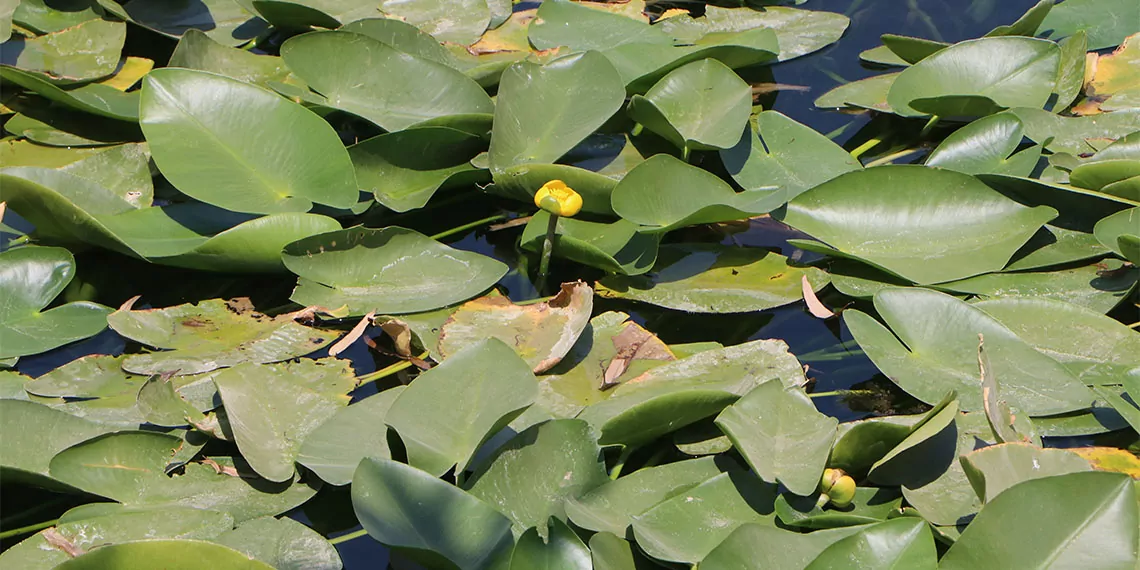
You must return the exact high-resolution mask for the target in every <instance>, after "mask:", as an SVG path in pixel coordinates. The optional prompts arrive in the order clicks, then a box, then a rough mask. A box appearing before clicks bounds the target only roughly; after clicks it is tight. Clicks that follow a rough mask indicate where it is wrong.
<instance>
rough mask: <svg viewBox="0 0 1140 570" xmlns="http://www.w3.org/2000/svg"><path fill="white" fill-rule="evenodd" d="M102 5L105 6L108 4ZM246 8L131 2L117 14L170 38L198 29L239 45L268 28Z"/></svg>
mask: <svg viewBox="0 0 1140 570" xmlns="http://www.w3.org/2000/svg"><path fill="white" fill-rule="evenodd" d="M100 5H102V6H104V7H106V3H105V2H100ZM246 7H248V4H246V5H245V6H243V5H242V2H234V1H233V0H229V1H227V0H171V1H167V0H131V1H130V2H127V3H126V4H124V5H123V6H122V8H119V9H118V10H117V13H116V15H118V16H120V17H123V19H125V20H130V21H132V22H134V23H136V24H139V25H140V26H144V27H146V28H150V29H152V30H154V31H156V32H158V33H160V34H164V35H167V36H171V37H181V36H184V35H185V34H186V33H187V32H189V31H190V30H192V29H197V30H200V31H202V32H204V33H205V34H206V35H208V36H210V38H211V39H212V40H214V41H216V42H218V43H221V44H223V45H227V46H236V45H239V44H243V43H245V42H247V41H249V40H252V39H254V38H256V37H257V36H259V35H261V34H262V33H264V32H265V31H266V29H267V28H268V27H269V26H268V25H267V24H266V22H265V20H262V19H261V18H258V17H257V16H256V15H254V14H252V13H250V12H248V11H246V9H245V8H246Z"/></svg>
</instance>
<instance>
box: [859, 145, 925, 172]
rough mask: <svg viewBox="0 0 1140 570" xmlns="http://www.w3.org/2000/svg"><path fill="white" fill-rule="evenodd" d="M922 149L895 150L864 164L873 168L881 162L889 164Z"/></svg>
mask: <svg viewBox="0 0 1140 570" xmlns="http://www.w3.org/2000/svg"><path fill="white" fill-rule="evenodd" d="M921 150H922V149H921V148H904V149H902V150H900V151H898V152H893V153H891V154H888V155H886V156H883V157H880V158H876V159H875V160H872V161H871V162H868V163H867V164H864V165H863V166H865V167H867V168H871V167H872V166H879V165H881V164H887V163H889V162H891V161H893V160H897V159H900V158H902V157H904V156H908V155H911V154H914V153H916V152H919V151H921Z"/></svg>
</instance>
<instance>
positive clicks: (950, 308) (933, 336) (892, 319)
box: [843, 288, 1092, 416]
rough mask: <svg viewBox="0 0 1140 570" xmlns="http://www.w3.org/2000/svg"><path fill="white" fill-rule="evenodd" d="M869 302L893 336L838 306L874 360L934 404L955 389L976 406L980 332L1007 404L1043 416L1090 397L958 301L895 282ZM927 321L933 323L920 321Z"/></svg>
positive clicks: (1052, 363) (1051, 363) (1055, 366)
mask: <svg viewBox="0 0 1140 570" xmlns="http://www.w3.org/2000/svg"><path fill="white" fill-rule="evenodd" d="M875 308H876V310H878V312H879V314H880V315H881V316H882V317H883V319H884V320H885V321H886V322H887V324H888V325H890V326H891V330H893V331H894V334H891V330H888V329H887V328H886V327H884V326H883V325H881V324H879V323H878V322H877V321H875V320H874V319H873V318H871V317H870V316H868V315H866V314H865V313H862V312H860V311H856V310H848V311H844V313H843V320H844V322H845V323H846V324H847V326H848V327H850V329H851V334H852V335H853V336H854V337H855V339H856V341H858V342H859V346H861V347H863V350H864V352H866V354H867V356H868V357H870V358H871V360H872V361H873V362H874V363H875V365H876V366H878V367H879V369H880V370H882V371H884V373H885V374H886V375H887V376H888V377H889V378H890V379H891V380H892V381H893V382H895V383H896V384H898V385H899V387H900V388H902V389H903V390H906V391H907V393H909V394H911V395H912V396H915V397H916V398H918V399H920V400H922V401H924V402H927V403H929V404H935V403H937V402H938V401H940V400H941V399H942V396H943V394H945V392H946V390H948V389H955V390H957V391H958V395H959V397H960V398H961V406H962V409H963V410H966V411H973V410H981V409H982V400H981V390H980V386H981V380H980V376H979V373H978V366H977V349H978V335H979V334H983V335H984V336H985V342H986V348H987V352H988V353H989V358H990V363H991V365H992V369H993V371H994V374H995V376H997V377H998V378H1000V379H1001V382H1002V387H1003V393H1004V394H1005V396H1006V398H1007V400H1008V402H1009V403H1010V405H1012V406H1015V407H1017V408H1018V409H1019V410H1021V411H1022V412H1025V413H1028V414H1029V415H1031V416H1041V415H1050V414H1059V413H1063V412H1069V411H1074V410H1079V409H1082V408H1085V407H1087V406H1089V404H1091V403H1092V393H1091V392H1089V391H1088V389H1086V388H1085V387H1084V386H1083V384H1082V383H1081V382H1080V380H1079V379H1078V378H1077V377H1076V376H1075V375H1074V374H1073V373H1072V372H1070V371H1069V370H1068V369H1066V368H1065V367H1064V366H1062V365H1061V364H1060V363H1059V362H1057V361H1056V360H1053V359H1052V358H1050V357H1048V356H1045V355H1044V354H1041V353H1040V352H1038V351H1037V350H1036V349H1035V348H1033V347H1032V346H1031V345H1029V344H1028V343H1026V342H1025V341H1024V340H1022V339H1021V338H1020V337H1018V336H1017V335H1016V334H1015V333H1014V332H1013V331H1011V330H1009V329H1008V328H1006V327H1005V326H1004V325H1002V324H1001V323H999V322H998V321H997V320H996V319H994V318H992V317H990V316H989V315H987V314H986V313H985V312H983V311H981V310H980V309H976V308H974V307H972V306H970V305H969V304H967V303H965V302H963V301H959V300H957V299H955V298H953V297H951V296H949V295H945V294H942V293H937V292H934V291H930V290H927V289H897V288H893V289H885V290H883V291H880V292H879V293H876V294H875ZM931 322H937V323H939V326H938V327H934V328H931V327H927V326H923V325H922V323H931ZM895 335H898V338H895ZM904 343H905V345H904Z"/></svg>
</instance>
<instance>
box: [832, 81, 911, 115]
mask: <svg viewBox="0 0 1140 570" xmlns="http://www.w3.org/2000/svg"><path fill="white" fill-rule="evenodd" d="M898 77H899V74H898V73H884V74H882V75H875V76H873V77H868V78H866V79H860V80H858V81H852V82H850V83H844V84H843V85H840V86H838V87H834V88H832V89H831V91H828V92H827V93H824V94H823V95H820V96H819V97H818V98H817V99H816V100H815V106H816V107H820V108H824V109H842V108H845V107H851V108H855V109H869V110H872V111H882V112H886V113H890V112H893V111H894V109H892V108H891V105H890V103H888V102H887V95H888V93H890V90H891V86H893V85H894V83H895V80H896V79H898Z"/></svg>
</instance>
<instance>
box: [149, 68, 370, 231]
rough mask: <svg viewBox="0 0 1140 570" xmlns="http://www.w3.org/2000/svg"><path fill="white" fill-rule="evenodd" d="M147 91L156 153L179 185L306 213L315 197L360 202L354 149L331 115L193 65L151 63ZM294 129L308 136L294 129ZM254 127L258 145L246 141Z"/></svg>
mask: <svg viewBox="0 0 1140 570" xmlns="http://www.w3.org/2000/svg"><path fill="white" fill-rule="evenodd" d="M142 93H143V96H142V98H141V100H140V102H139V105H140V111H139V112H140V124H141V125H142V129H143V133H144V134H146V139H147V142H148V143H150V149H151V154H152V156H153V157H154V162H155V164H157V165H158V168H159V170H161V171H162V173H163V175H164V176H166V178H167V179H169V180H170V182H171V183H172V184H174V186H176V187H177V188H178V189H179V190H181V191H182V192H184V193H186V194H188V195H190V196H192V197H194V198H196V199H199V200H202V201H203V202H206V203H210V204H214V205H216V206H219V207H222V208H226V209H230V210H234V211H238V212H251V213H273V212H291V211H292V212H296V211H301V212H304V211H307V210H308V209H309V208H311V207H312V204H313V202H316V203H320V204H325V205H327V206H332V207H337V208H348V207H350V206H352V205H354V204H356V199H357V194H358V192H357V189H356V180H355V176H354V175H353V171H352V162H351V161H350V160H349V157H348V151H346V150H344V147H343V146H341V144H340V139H339V138H338V137H337V136H336V132H335V131H333V130H332V127H330V126H329V125H328V123H325V122H324V121H323V120H321V119H320V117H318V116H316V115H315V114H313V113H312V112H311V111H308V110H306V109H304V108H303V107H301V106H300V105H297V104H296V103H293V102H290V101H287V100H285V99H283V98H281V97H279V96H278V95H276V94H275V93H273V92H271V91H269V90H268V89H264V88H261V87H257V86H254V85H250V84H248V83H244V82H241V81H237V80H235V79H230V78H228V77H223V76H221V75H216V74H213V73H208V72H205V71H194V70H189V69H159V70H155V71H152V72H151V73H149V74H147V76H146V78H145V79H144V80H143V89H142ZM219 101H221V103H219ZM294 128H300V129H304V130H305V132H306V136H305V137H301V138H298V137H293V136H290V135H289V133H291V132H293V131H292V130H293V129H294ZM274 129H277V135H274V134H273V130H274ZM254 136H256V137H257V141H258V142H257V143H256V144H254V143H252V142H250V143H249V144H245V143H243V142H241V141H243V140H245V139H249V138H250V137H254ZM218 141H221V142H218ZM204 164H208V165H210V168H208V169H203V168H202V165H204Z"/></svg>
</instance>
